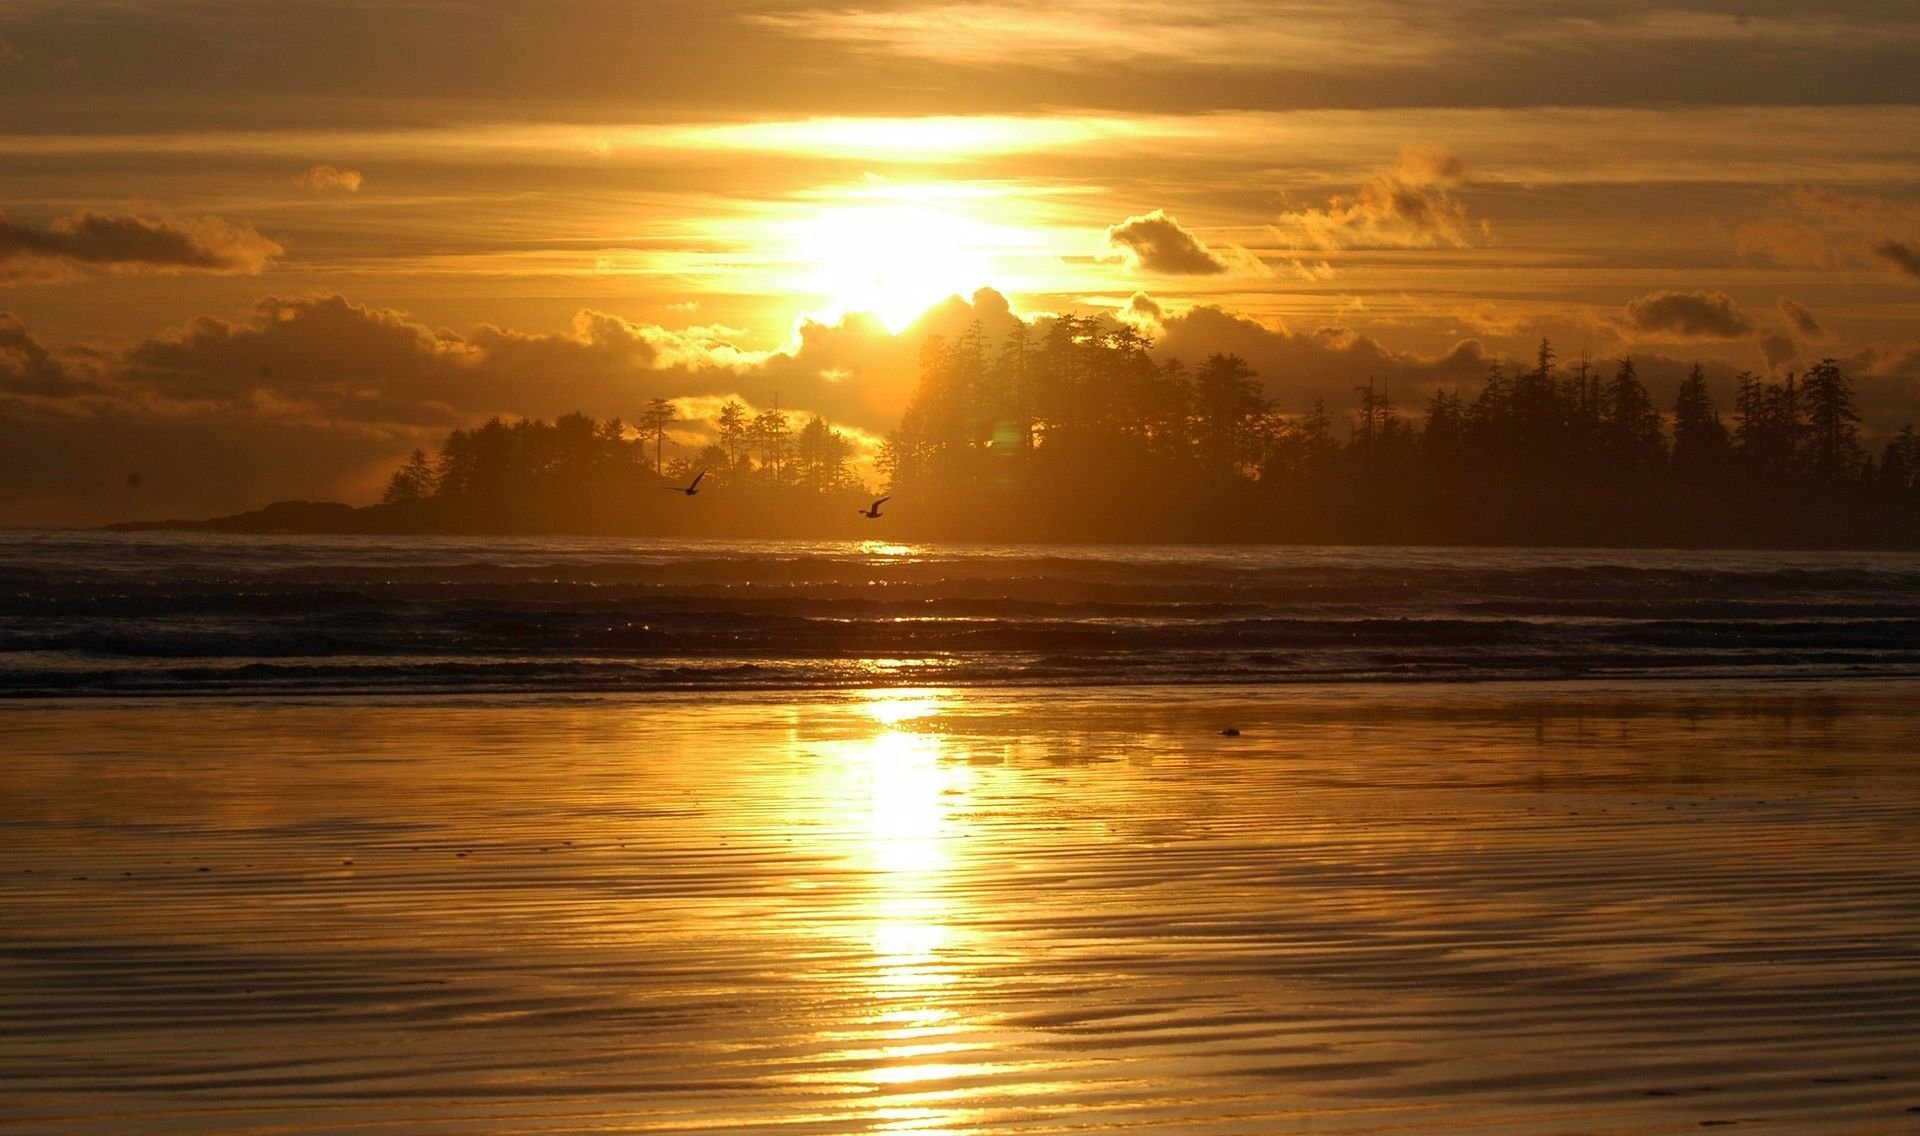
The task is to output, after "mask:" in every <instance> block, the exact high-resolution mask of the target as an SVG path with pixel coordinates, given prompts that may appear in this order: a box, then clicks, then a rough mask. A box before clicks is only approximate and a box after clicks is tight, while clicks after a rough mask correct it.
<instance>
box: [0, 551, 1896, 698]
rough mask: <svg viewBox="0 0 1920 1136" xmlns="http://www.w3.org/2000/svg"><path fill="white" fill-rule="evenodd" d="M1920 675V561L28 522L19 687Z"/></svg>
mask: <svg viewBox="0 0 1920 1136" xmlns="http://www.w3.org/2000/svg"><path fill="white" fill-rule="evenodd" d="M1913 673H1920V556H1917V555H1915V554H1912V553H1868V552H1779V551H1766V552H1692V551H1688V552H1660V551H1637V550H1636V551H1608V550H1569V551H1555V550H1500V549H1434V548H1311V547H1270V546H1238V547H1235V546H1225V547H1173V546H1167V547H1140V546H1126V547H1118V546H1073V545H1024V546H1022V545H1009V546H990V545H906V544H891V543H887V542H884V541H869V542H858V543H856V542H837V543H835V542H829V543H809V542H780V541H759V542H745V543H728V542H709V541H680V542H673V541H658V540H620V539H569V538H497V539H476V538H426V537H407V538H379V537H335V536H272V537H235V536H219V535H206V534H97V533H9V534H5V535H4V536H0V692H4V693H7V694H16V695H18V694H61V693H69V694H81V693H132V692H157V693H180V692H209V691H211V692H219V691H225V692H235V693H238V692H273V691H287V692H314V693H350V692H391V693H404V692H422V691H461V690H467V691H538V690H662V689H708V690H724V689H804V688H821V687H834V688H839V687H847V686H862V685H897V684H902V683H923V682H936V683H947V684H954V683H958V684H1005V683H1047V684H1066V685H1086V684H1111V683H1195V682H1202V683H1208V682H1257V683H1301V682H1330V681H1332V682H1381V681H1395V680H1429V681H1432V680H1440V681H1469V680H1483V679H1491V678H1506V679H1557V678H1591V677H1619V676H1691V677H1698V676H1716V675H1720V676H1726V675H1740V676H1745V677H1754V678H1769V677H1837V676H1847V675H1880V676H1887V675H1902V674H1913Z"/></svg>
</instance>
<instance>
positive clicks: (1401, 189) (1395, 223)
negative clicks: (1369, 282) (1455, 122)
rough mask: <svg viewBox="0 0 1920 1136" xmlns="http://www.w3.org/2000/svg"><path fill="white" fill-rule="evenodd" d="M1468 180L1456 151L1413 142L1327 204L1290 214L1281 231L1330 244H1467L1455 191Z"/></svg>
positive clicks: (1464, 217) (1282, 221)
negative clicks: (1383, 167)
mask: <svg viewBox="0 0 1920 1136" xmlns="http://www.w3.org/2000/svg"><path fill="white" fill-rule="evenodd" d="M1465 181H1466V168H1465V166H1464V165H1463V164H1462V163H1461V161H1460V159H1459V158H1458V157H1456V156H1455V155H1453V154H1452V153H1450V152H1448V151H1446V150H1443V149H1440V148H1438V147H1432V146H1409V147H1407V148H1406V149H1404V150H1402V151H1401V153H1400V161H1399V162H1398V164H1396V165H1395V166H1394V167H1393V168H1391V169H1387V170H1382V171H1380V172H1379V173H1376V174H1374V175H1373V176H1372V177H1370V178H1368V179H1367V180H1366V181H1364V182H1362V183H1361V184H1360V187H1359V188H1358V189H1357V190H1355V191H1354V192H1353V193H1350V194H1336V195H1334V197H1333V198H1332V199H1330V200H1329V201H1328V203H1327V206H1326V208H1324V209H1306V210H1300V211H1296V212H1289V213H1286V214H1284V215H1283V216H1282V217H1281V219H1280V224H1279V231H1280V232H1281V233H1282V234H1298V235H1299V236H1300V237H1302V238H1304V240H1305V241H1306V242H1307V243H1309V244H1311V245H1313V246H1316V247H1319V248H1327V249H1336V248H1348V247H1373V248H1380V247H1387V248H1395V247H1400V248H1407V247H1415V248H1417V247H1426V246H1434V245H1453V246H1456V247H1457V246H1463V245H1465V244H1466V243H1467V239H1466V236H1465V233H1464V229H1465V227H1466V224H1467V207H1466V205H1465V204H1464V203H1462V202H1461V201H1460V200H1459V199H1458V198H1457V197H1455V196H1454V194H1453V191H1454V190H1455V189H1457V188H1459V187H1460V186H1461V185H1463V184H1464V183H1465Z"/></svg>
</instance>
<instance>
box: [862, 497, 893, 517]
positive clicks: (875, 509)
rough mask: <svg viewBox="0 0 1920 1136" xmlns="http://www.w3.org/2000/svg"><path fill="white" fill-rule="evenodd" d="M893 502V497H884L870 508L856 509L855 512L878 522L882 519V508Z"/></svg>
mask: <svg viewBox="0 0 1920 1136" xmlns="http://www.w3.org/2000/svg"><path fill="white" fill-rule="evenodd" d="M891 500H893V498H891V497H882V498H880V499H879V500H878V501H875V502H874V503H873V504H872V505H871V506H870V507H868V508H865V509H855V510H854V512H856V513H858V514H860V515H861V516H863V517H865V518H866V519H868V520H869V521H877V520H879V519H880V506H882V505H884V504H886V503H887V502H889V501H891Z"/></svg>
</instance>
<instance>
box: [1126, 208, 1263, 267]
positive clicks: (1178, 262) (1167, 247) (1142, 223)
mask: <svg viewBox="0 0 1920 1136" xmlns="http://www.w3.org/2000/svg"><path fill="white" fill-rule="evenodd" d="M1107 244H1108V245H1110V246H1112V247H1114V248H1118V249H1124V250H1125V251H1126V253H1127V259H1128V261H1129V263H1130V264H1131V265H1132V266H1133V267H1134V268H1135V269H1138V270H1140V271H1143V272H1159V273H1164V274H1166V275H1169V276H1218V275H1221V274H1222V273H1225V272H1227V271H1228V270H1229V269H1230V268H1231V267H1232V265H1231V264H1229V263H1228V262H1227V260H1225V259H1224V258H1222V257H1221V256H1220V255H1219V254H1217V253H1215V252H1214V251H1213V250H1212V249H1209V248H1208V247H1207V246H1206V245H1205V244H1204V243H1203V242H1202V241H1201V240H1200V238H1199V237H1197V236H1195V235H1194V234H1193V233H1192V232H1191V231H1190V230H1188V229H1186V228H1185V227H1183V226H1182V225H1181V224H1180V222H1179V221H1178V220H1176V219H1175V218H1174V217H1172V216H1171V215H1169V214H1168V213H1167V212H1166V211H1165V210H1161V209H1155V210H1154V211H1153V212H1151V213H1147V214H1145V215H1143V216H1139V217H1128V218H1127V219H1126V220H1125V221H1122V222H1120V223H1119V224H1118V225H1111V226H1109V227H1108V228H1107Z"/></svg>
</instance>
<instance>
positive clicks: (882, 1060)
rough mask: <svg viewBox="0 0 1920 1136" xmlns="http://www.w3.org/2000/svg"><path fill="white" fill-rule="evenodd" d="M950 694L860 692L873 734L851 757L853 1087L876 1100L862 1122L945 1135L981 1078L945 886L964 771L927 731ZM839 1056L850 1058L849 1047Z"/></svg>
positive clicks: (954, 852) (955, 858) (951, 870)
mask: <svg viewBox="0 0 1920 1136" xmlns="http://www.w3.org/2000/svg"><path fill="white" fill-rule="evenodd" d="M952 697H954V696H953V695H952V694H950V693H948V692H944V691H931V690H913V689H897V690H877V691H871V692H868V694H867V695H866V698H867V701H866V704H865V705H864V707H863V709H864V711H865V713H866V716H867V717H869V718H870V719H872V721H873V722H874V723H875V725H877V726H878V727H879V730H878V732H877V733H875V734H874V735H873V736H871V737H870V738H868V739H866V740H864V741H863V742H861V743H859V744H858V745H857V747H855V748H853V749H852V750H851V751H850V752H849V753H848V758H849V760H850V763H851V764H852V765H853V767H854V768H853V770H852V772H854V774H855V776H856V777H857V778H858V779H859V780H860V781H862V782H863V783H864V788H865V790H866V816H865V818H864V822H865V824H864V828H865V831H864V840H863V841H862V842H861V846H860V847H859V848H858V851H857V855H858V857H859V859H860V861H861V866H862V867H863V868H864V869H865V871H866V873H867V880H868V888H867V893H866V911H865V922H866V925H867V927H868V940H869V949H870V951H871V960H870V963H869V966H868V967H867V970H866V974H867V979H866V981H867V994H868V997H869V999H870V1000H871V1004H872V1012H871V1014H870V1015H869V1017H868V1019H867V1021H866V1022H865V1023H864V1024H865V1027H866V1028H865V1029H864V1030H863V1031H862V1033H863V1035H864V1036H863V1041H864V1045H863V1046H862V1047H861V1049H860V1051H859V1052H858V1053H857V1056H858V1057H859V1058H860V1059H861V1062H862V1066H863V1068H862V1071H861V1072H860V1073H859V1074H858V1075H857V1077H858V1080H859V1081H860V1082H862V1083H864V1084H865V1086H866V1087H867V1088H868V1089H869V1090H870V1091H871V1092H873V1093H874V1094H876V1099H875V1100H874V1102H873V1109H872V1111H871V1112H869V1113H868V1121H869V1123H871V1124H872V1125H873V1126H874V1127H875V1128H876V1129H877V1130H879V1131H915V1132H923V1133H926V1132H931V1133H940V1132H951V1133H957V1132H960V1131H963V1130H964V1128H965V1117H966V1115H967V1111H968V1110H967V1108H966V1104H967V1097H968V1094H967V1092H966V1091H965V1090H964V1089H963V1088H960V1087H958V1086H959V1085H962V1084H964V1083H965V1082H966V1081H967V1080H969V1079H970V1078H973V1077H978V1076H979V1075H980V1074H981V1072H982V1071H983V1070H982V1068H981V1067H979V1066H977V1065H976V1064H975V1063H972V1062H969V1061H968V1056H969V1054H970V1053H971V1052H972V1051H973V1050H975V1049H976V1048H977V1045H976V1044H975V1043H972V1042H970V1041H967V1040H965V1037H966V1035H967V1034H968V1033H969V1032H970V1030H971V1026H970V1023H969V1022H968V1021H967V1019H966V1015H965V1012H964V1007H963V1006H961V1005H959V1004H957V1001H956V995H957V992H958V990H959V988H960V986H961V985H962V984H963V980H964V977H965V976H964V973H963V972H962V971H961V969H960V968H959V967H957V966H956V965H955V964H954V961H953V957H952V955H953V949H952V948H953V947H954V945H955V944H954V939H955V937H956V934H957V933H956V931H955V930H954V927H953V924H954V922H955V915H956V912H955V910H954V904H953V889H952V887H951V883H952V879H953V878H954V877H955V876H956V875H957V874H958V873H959V871H960V870H961V868H962V865H961V863H960V862H959V855H960V852H961V849H962V846H963V841H961V840H959V839H957V837H958V835H959V834H958V832H957V831H956V830H955V829H956V823H957V822H956V819H955V817H954V815H953V810H954V808H955V804H954V802H956V801H960V800H964V798H965V795H966V792H967V789H968V788H969V785H968V781H969V779H970V778H971V776H972V770H971V768H970V767H969V766H967V765H966V764H965V763H961V762H955V761H952V760H950V759H951V758H952V757H953V756H954V755H952V754H949V753H947V752H946V749H947V742H946V739H945V738H943V737H942V736H941V734H940V733H939V732H938V731H937V730H934V729H932V728H931V726H932V722H933V720H935V719H936V718H937V716H938V715H939V714H940V713H941V711H942V709H943V708H944V706H945V704H946V703H947V702H948V701H949V700H950V699H951V698H952ZM847 1056H856V1054H855V1053H854V1052H852V1051H849V1052H848V1054H847Z"/></svg>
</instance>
